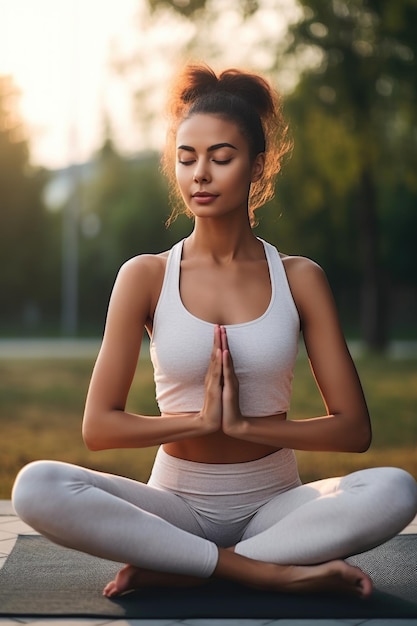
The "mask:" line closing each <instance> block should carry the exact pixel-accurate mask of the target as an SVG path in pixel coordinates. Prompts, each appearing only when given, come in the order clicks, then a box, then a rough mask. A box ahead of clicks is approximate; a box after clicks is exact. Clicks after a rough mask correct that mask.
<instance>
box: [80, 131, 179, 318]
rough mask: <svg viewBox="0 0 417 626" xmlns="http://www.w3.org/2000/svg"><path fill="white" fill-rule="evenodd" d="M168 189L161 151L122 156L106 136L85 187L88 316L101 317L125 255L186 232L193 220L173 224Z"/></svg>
mask: <svg viewBox="0 0 417 626" xmlns="http://www.w3.org/2000/svg"><path fill="white" fill-rule="evenodd" d="M167 196H168V192H167V188H166V185H164V180H163V178H162V176H161V173H160V171H159V155H158V154H156V153H154V152H151V153H143V154H141V155H140V156H139V157H137V158H135V159H124V158H122V157H121V156H120V155H119V154H118V153H117V151H116V150H115V148H114V146H113V144H112V141H111V139H109V138H108V139H107V140H106V142H105V144H104V146H103V148H102V150H101V152H100V153H99V155H98V156H97V159H96V164H95V173H94V175H93V176H92V177H91V178H90V179H88V180H87V181H85V182H84V183H83V186H82V190H81V198H82V213H81V232H83V230H82V225H83V224H84V225H88V224H89V223H93V224H94V223H97V228H98V232H94V233H93V234H92V236H91V234H89V232H88V228H87V229H84V237H82V239H81V243H80V264H81V267H82V272H81V273H80V303H81V317H82V319H83V320H84V322H85V321H91V322H92V323H97V320H100V321H101V322H103V320H104V314H105V310H106V305H107V301H108V297H109V294H110V290H111V287H112V284H113V282H114V279H115V276H116V273H117V271H118V269H119V268H120V266H121V265H122V263H124V262H125V261H126V260H127V259H129V258H131V257H133V256H136V255H138V254H144V253H157V252H161V251H163V250H165V249H168V248H170V247H171V246H172V245H173V243H174V242H175V241H176V240H177V239H178V238H179V237H181V236H185V235H186V234H188V232H189V229H190V222H189V220H187V219H186V218H185V219H184V220H183V221H181V220H179V221H178V223H177V224H175V227H172V228H170V229H169V230H168V229H166V227H165V222H166V220H167V218H168V215H169V206H168V197H167Z"/></svg>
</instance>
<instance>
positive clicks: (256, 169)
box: [251, 152, 265, 183]
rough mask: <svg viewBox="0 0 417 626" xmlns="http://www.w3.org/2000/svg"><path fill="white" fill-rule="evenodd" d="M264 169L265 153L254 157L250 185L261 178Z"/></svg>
mask: <svg viewBox="0 0 417 626" xmlns="http://www.w3.org/2000/svg"><path fill="white" fill-rule="evenodd" d="M264 168H265V152H260V153H259V154H257V155H256V157H255V159H254V161H253V163H252V178H251V183H256V182H257V181H258V180H259V179H260V178H262V174H263V173H264Z"/></svg>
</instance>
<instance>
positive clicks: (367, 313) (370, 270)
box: [358, 168, 388, 351]
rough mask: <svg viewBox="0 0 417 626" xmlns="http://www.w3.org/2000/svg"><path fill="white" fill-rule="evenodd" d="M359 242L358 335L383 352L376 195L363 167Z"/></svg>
mask: <svg viewBox="0 0 417 626" xmlns="http://www.w3.org/2000/svg"><path fill="white" fill-rule="evenodd" d="M358 205H359V206H358V208H359V211H358V213H359V214H358V221H359V242H360V254H361V266H362V284H361V311H360V320H361V332H362V338H363V341H364V342H365V344H366V346H367V347H368V348H369V349H371V350H374V351H375V350H376V351H382V350H384V348H385V347H386V343H387V329H386V320H387V315H386V311H387V306H388V300H387V299H386V298H385V295H386V294H385V288H384V279H383V269H382V268H381V264H380V262H379V228H378V217H377V194H376V189H375V183H374V180H373V176H372V173H371V172H370V171H369V169H367V168H364V170H363V172H362V177H361V181H360V188H359V198H358Z"/></svg>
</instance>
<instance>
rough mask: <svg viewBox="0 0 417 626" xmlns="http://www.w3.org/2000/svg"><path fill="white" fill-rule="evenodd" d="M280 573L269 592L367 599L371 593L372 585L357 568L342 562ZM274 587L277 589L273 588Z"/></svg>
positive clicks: (367, 577) (292, 569)
mask: <svg viewBox="0 0 417 626" xmlns="http://www.w3.org/2000/svg"><path fill="white" fill-rule="evenodd" d="M278 567H279V568H280V571H279V572H277V574H278V576H277V577H276V578H275V583H274V584H272V587H271V588H272V589H273V588H276V589H277V590H279V591H284V592H289V593H317V592H334V593H344V594H348V595H356V596H359V597H361V598H366V597H368V596H370V595H371V593H372V581H371V579H370V578H369V576H368V575H367V574H365V573H364V572H363V571H362V570H360V569H359V568H358V567H354V566H353V565H348V564H347V563H345V562H344V561H330V562H328V563H323V564H320V565H306V566H301V565H297V566H296V565H290V566H288V567H286V568H285V570H284V571H283V570H282V566H278ZM275 585H276V586H275Z"/></svg>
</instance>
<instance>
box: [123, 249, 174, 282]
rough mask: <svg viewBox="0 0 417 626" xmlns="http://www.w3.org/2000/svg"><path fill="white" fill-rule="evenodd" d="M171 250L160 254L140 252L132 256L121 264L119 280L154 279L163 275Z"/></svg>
mask: <svg viewBox="0 0 417 626" xmlns="http://www.w3.org/2000/svg"><path fill="white" fill-rule="evenodd" d="M168 254H169V251H166V252H161V253H160V254H139V255H138V256H135V257H132V258H131V259H129V260H128V261H126V262H125V263H123V265H122V266H121V268H120V270H119V272H118V277H117V278H118V280H126V281H130V280H135V281H136V280H140V281H141V282H142V281H144V280H145V281H147V280H149V281H152V280H153V279H155V278H157V277H159V276H160V275H161V274H162V275H163V274H164V272H165V267H166V262H167V258H168Z"/></svg>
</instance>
